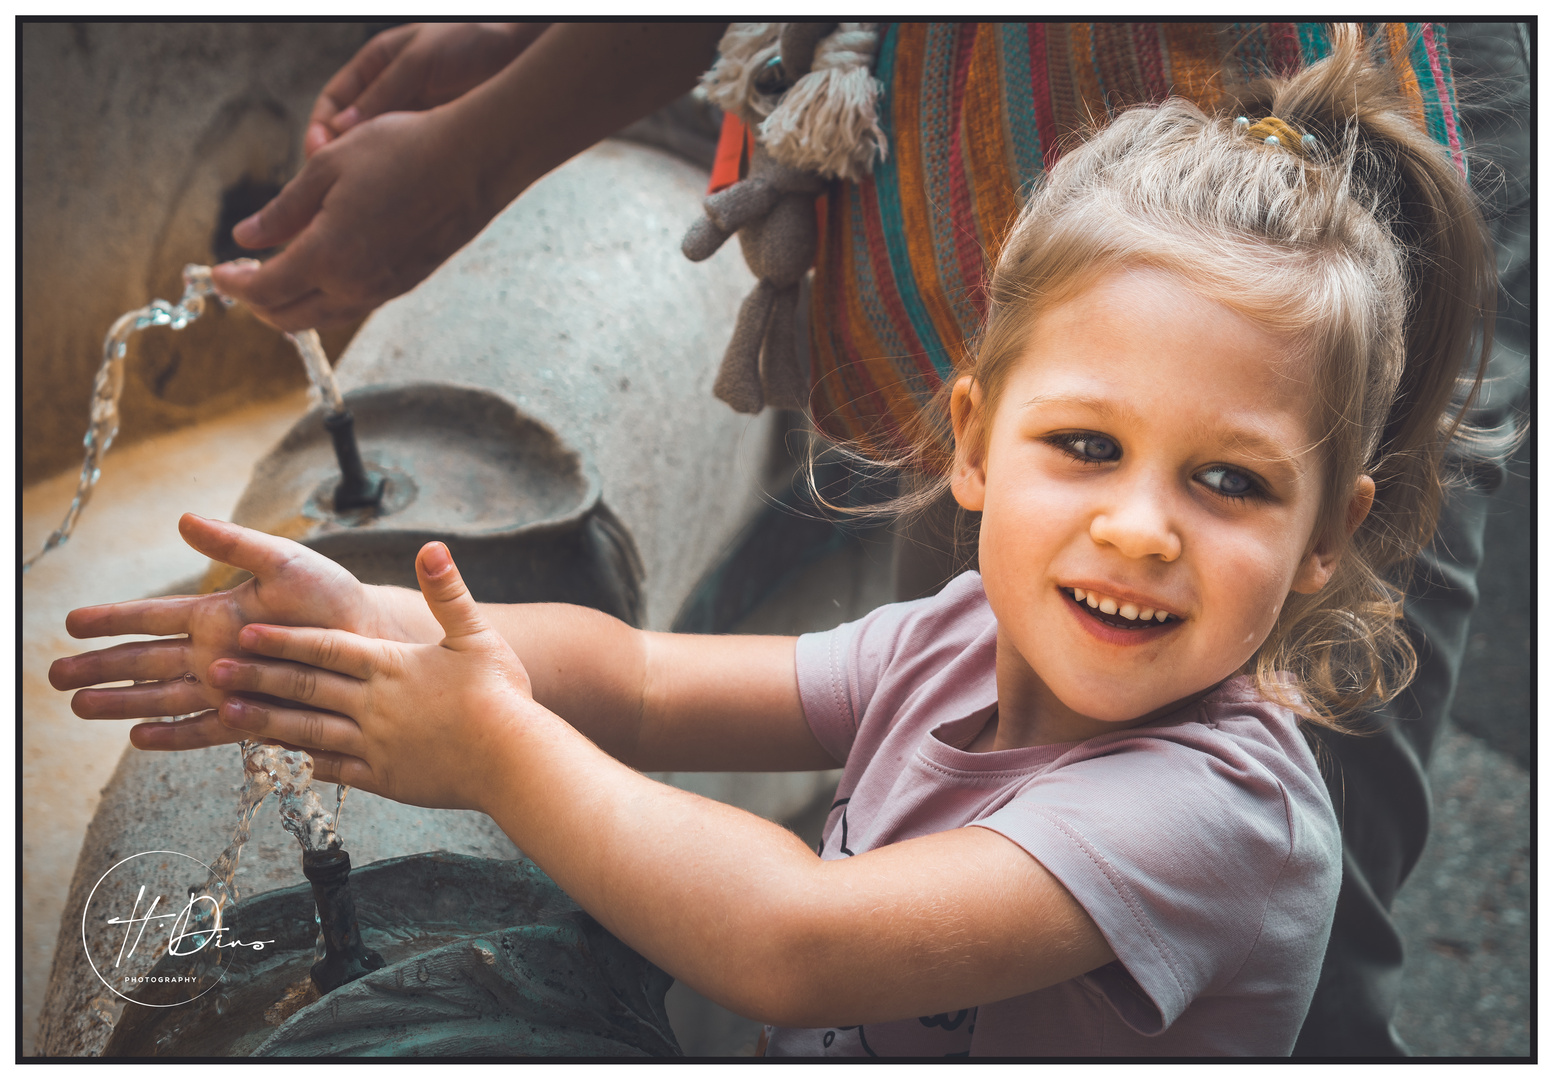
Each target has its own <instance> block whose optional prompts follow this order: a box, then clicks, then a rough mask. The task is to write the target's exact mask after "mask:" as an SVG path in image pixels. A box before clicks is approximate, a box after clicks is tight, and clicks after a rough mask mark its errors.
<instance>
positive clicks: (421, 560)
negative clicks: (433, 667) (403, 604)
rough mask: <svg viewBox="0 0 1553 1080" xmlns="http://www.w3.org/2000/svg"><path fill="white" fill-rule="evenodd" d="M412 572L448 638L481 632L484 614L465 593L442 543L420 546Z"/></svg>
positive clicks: (462, 580)
mask: <svg viewBox="0 0 1553 1080" xmlns="http://www.w3.org/2000/svg"><path fill="white" fill-rule="evenodd" d="M415 574H416V577H418V578H419V579H420V583H421V595H423V596H425V597H426V606H427V607H429V608H430V609H431V613H432V615H434V616H436V619H437V622H439V623H441V624H442V629H443V631H444V633H446V634H447V637H448V638H449V639H459V638H466V637H473V636H474V635H476V634H480V633H483V632H484V631H485V629H486V623H485V616H484V615H482V614H481V613H480V607H479V605H478V604H476V603H475V600H474V597H472V596H470V595H469V590H468V588H466V587H465V585H464V578H463V575H462V574H460V573H459V572H458V567H456V566H454V565H453V556H452V554H451V553H450V552H449V551H448V548H447V545H446V544H444V543H442V542H441V541H440V540H433V541H432V542H431V543H429V544H427V545H426V546H425V547H423V548H421V551H420V554H419V555H418V556H416V559H415ZM445 643H446V642H445Z"/></svg>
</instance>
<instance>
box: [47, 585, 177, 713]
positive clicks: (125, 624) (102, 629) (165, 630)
mask: <svg viewBox="0 0 1553 1080" xmlns="http://www.w3.org/2000/svg"><path fill="white" fill-rule="evenodd" d="M199 601H200V597H198V596H158V597H154V598H152V599H150V600H126V601H124V602H122V603H118V604H95V605H93V606H92V607H84V608H76V609H75V610H74V611H72V612H71V613H70V614H68V615H66V616H65V630H66V631H67V632H68V633H69V634H70V636H71V637H73V638H94V637H118V636H120V635H122V634H147V635H150V636H152V637H169V636H171V635H173V634H187V633H188V632H189V613H190V612H191V611H192V610H193V609H194V606H195V605H196V604H198V603H199ZM126 677H128V676H126ZM98 681H101V680H98ZM59 689H61V690H63V689H66V687H60V688H59Z"/></svg>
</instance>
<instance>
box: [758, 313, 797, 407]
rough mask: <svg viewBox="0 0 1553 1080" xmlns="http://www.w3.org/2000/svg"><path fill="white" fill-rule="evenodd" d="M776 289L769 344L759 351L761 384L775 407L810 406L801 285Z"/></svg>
mask: <svg viewBox="0 0 1553 1080" xmlns="http://www.w3.org/2000/svg"><path fill="white" fill-rule="evenodd" d="M774 291H775V294H776V295H775V300H774V302H773V303H772V306H771V322H770V325H769V326H768V327H767V329H766V345H765V348H764V349H762V350H761V352H760V386H761V389H762V391H763V392H764V394H765V399H766V404H767V405H770V406H771V407H772V408H774V409H807V408H808V407H809V373H808V372H807V371H802V370H800V362H799V355H800V353H801V352H802V350H800V349H799V348H798V286H797V285H789V286H788V287H787V288H785V289H777V290H774Z"/></svg>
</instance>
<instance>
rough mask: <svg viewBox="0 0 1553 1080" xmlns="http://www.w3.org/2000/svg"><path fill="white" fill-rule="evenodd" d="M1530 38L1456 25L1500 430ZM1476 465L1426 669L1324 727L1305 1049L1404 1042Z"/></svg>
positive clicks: (1467, 571)
mask: <svg viewBox="0 0 1553 1080" xmlns="http://www.w3.org/2000/svg"><path fill="white" fill-rule="evenodd" d="M1528 43H1529V37H1528V36H1527V34H1526V32H1525V31H1524V29H1523V28H1521V27H1518V26H1516V25H1515V24H1509V23H1497V24H1484V23H1478V24H1455V25H1453V26H1452V27H1451V28H1450V51H1451V58H1452V62H1453V64H1454V66H1455V73H1456V78H1457V84H1456V85H1457V89H1458V104H1459V106H1460V112H1461V118H1462V121H1463V126H1464V127H1465V129H1466V131H1467V135H1468V147H1469V152H1470V153H1471V155H1472V170H1473V180H1474V184H1475V186H1476V187H1477V189H1478V192H1479V194H1480V195H1481V197H1482V198H1483V201H1484V205H1485V210H1486V216H1487V218H1488V224H1489V228H1490V231H1491V233H1492V234H1493V237H1494V241H1495V246H1496V248H1497V251H1498V261H1499V271H1500V283H1501V286H1502V287H1501V290H1500V297H1499V318H1498V325H1497V327H1496V333H1495V342H1496V344H1495V348H1494V353H1493V357H1492V360H1491V361H1490V365H1489V371H1488V383H1487V385H1486V386H1485V392H1484V393H1483V395H1482V396H1481V398H1480V399H1479V402H1478V405H1477V407H1476V408H1475V409H1474V411H1473V413H1472V415H1471V416H1470V419H1471V420H1472V422H1473V423H1475V424H1477V425H1480V426H1482V427H1484V428H1487V429H1490V430H1498V431H1500V432H1507V431H1508V430H1509V429H1511V428H1512V427H1513V424H1514V419H1515V414H1516V410H1517V409H1519V408H1520V407H1521V405H1522V404H1523V402H1524V400H1525V397H1526V389H1527V382H1528V376H1529V371H1530V360H1529V352H1530V318H1529V315H1530V295H1531V290H1530V257H1529V256H1530V243H1531V239H1530V198H1531V186H1530V154H1529V140H1530V119H1529V101H1530V94H1529V85H1528V71H1529V64H1528V59H1529V58H1528V54H1527V46H1528ZM1471 475H1472V483H1471V486H1470V487H1469V488H1467V489H1465V490H1463V491H1460V492H1458V493H1457V494H1456V495H1455V496H1453V497H1452V498H1451V499H1450V500H1449V501H1448V502H1447V504H1446V506H1445V507H1444V509H1443V511H1442V514H1441V520H1440V526H1439V529H1438V531H1437V532H1436V534H1435V538H1434V541H1433V543H1432V544H1431V545H1430V548H1429V550H1428V551H1426V552H1425V553H1424V554H1423V555H1422V556H1420V558H1419V559H1418V560H1417V562H1416V564H1415V566H1414V568H1413V571H1414V574H1413V581H1412V582H1411V583H1410V585H1409V588H1408V601H1407V606H1406V613H1407V626H1408V632H1409V636H1410V637H1411V638H1412V641H1413V647H1414V648H1415V649H1417V650H1418V657H1419V671H1418V678H1417V680H1416V681H1415V682H1414V684H1413V685H1412V686H1411V687H1409V688H1408V690H1407V691H1406V693H1404V694H1403V695H1402V696H1400V697H1399V698H1397V700H1396V701H1394V702H1392V703H1391V705H1390V706H1388V707H1387V708H1386V709H1384V710H1381V711H1380V712H1379V713H1377V715H1376V716H1375V718H1374V719H1375V721H1376V722H1377V723H1379V724H1380V725H1382V730H1381V731H1380V732H1379V733H1378V734H1375V735H1371V736H1368V737H1343V736H1337V735H1331V734H1326V733H1324V734H1323V735H1322V737H1321V739H1322V745H1323V746H1324V747H1326V749H1327V751H1328V758H1327V760H1325V761H1323V766H1324V767H1325V768H1326V769H1327V774H1328V783H1329V786H1330V788H1331V792H1332V801H1333V805H1334V806H1336V807H1337V809H1338V813H1339V814H1340V815H1341V819H1342V822H1343V846H1344V851H1343V885H1342V892H1341V893H1340V895H1339V898H1338V904H1337V917H1336V920H1335V922H1334V923H1333V927H1332V938H1331V941H1330V943H1329V945H1328V947H1327V953H1326V959H1325V962H1324V963H1323V965H1322V969H1321V981H1320V983H1319V985H1318V986H1317V988H1316V996H1315V1000H1314V1001H1313V1002H1312V1003H1311V1008H1310V1013H1309V1015H1308V1016H1307V1017H1306V1020H1305V1025H1304V1027H1303V1028H1302V1029H1301V1031H1300V1037H1299V1041H1298V1042H1297V1043H1296V1045H1295V1048H1294V1053H1295V1055H1296V1056H1310V1057H1368V1056H1397V1055H1403V1054H1405V1053H1406V1052H1407V1051H1406V1048H1405V1047H1404V1046H1403V1045H1402V1042H1401V1040H1400V1039H1399V1038H1398V1037H1397V1035H1396V1032H1395V1031H1394V1030H1393V1029H1392V1026H1391V1018H1392V1016H1393V1014H1394V1013H1395V1011H1396V1006H1397V995H1398V992H1399V990H1400V984H1401V975H1402V959H1403V957H1402V941H1401V938H1400V937H1399V936H1398V934H1397V931H1396V928H1395V927H1394V926H1393V925H1392V922H1391V903H1392V900H1393V899H1394V898H1395V897H1396V894H1397V890H1398V889H1399V888H1400V887H1401V885H1402V883H1403V881H1404V880H1405V879H1406V878H1407V875H1408V873H1409V872H1410V871H1411V870H1412V868H1413V865H1414V864H1415V863H1416V862H1417V861H1418V856H1419V853H1420V852H1421V851H1422V850H1423V844H1424V840H1425V838H1426V836H1427V835H1428V831H1429V787H1428V781H1427V779H1426V777H1425V774H1424V768H1425V766H1426V765H1427V764H1428V761H1429V753H1430V750H1431V749H1432V748H1433V745H1434V740H1435V736H1436V735H1437V734H1438V732H1439V728H1440V723H1441V721H1442V720H1443V719H1444V717H1445V715H1446V712H1447V710H1449V708H1450V704H1451V699H1452V697H1453V695H1454V693H1455V686H1456V676H1457V671H1458V668H1459V666H1460V664H1461V658H1462V653H1463V651H1464V648H1465V643H1466V635H1467V627H1468V620H1469V618H1470V616H1471V613H1472V606H1473V604H1475V603H1476V601H1477V585H1476V578H1477V569H1478V566H1479V565H1480V564H1481V562H1482V558H1483V550H1482V546H1483V525H1484V519H1485V514H1486V510H1487V506H1488V501H1489V500H1488V493H1490V492H1492V491H1493V490H1494V489H1495V488H1497V487H1498V486H1499V481H1500V479H1501V478H1502V476H1503V470H1502V466H1500V465H1498V464H1496V463H1494V462H1492V461H1478V462H1474V463H1473V467H1472V469H1471Z"/></svg>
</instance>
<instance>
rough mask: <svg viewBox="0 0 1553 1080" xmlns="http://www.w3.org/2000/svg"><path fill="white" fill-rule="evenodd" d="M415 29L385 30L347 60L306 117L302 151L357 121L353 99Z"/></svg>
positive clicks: (333, 135)
mask: <svg viewBox="0 0 1553 1080" xmlns="http://www.w3.org/2000/svg"><path fill="white" fill-rule="evenodd" d="M415 32H416V27H415V26H413V25H406V26H396V27H394V28H393V29H391V30H385V31H383V32H382V33H381V34H378V35H377V36H376V37H374V38H373V39H372V40H371V41H369V42H367V43H366V44H365V45H363V46H362V47H361V49H360V50H359V51H358V52H357V53H356V55H355V56H353V57H352V58H351V60H350V63H348V64H346V65H345V66H344V67H342V68H341V69H340V70H339V71H337V72H335V74H334V77H333V78H332V79H330V80H329V81H328V83H326V84H325V85H324V88H323V90H322V91H321V92H320V93H319V95H318V101H317V102H316V103H315V104H314V105H313V112H312V115H311V116H310V117H309V118H308V128H307V138H306V140H305V142H304V146H303V151H304V153H306V154H307V155H308V156H312V154H313V152H314V151H316V150H317V149H319V147H322V146H323V145H325V144H326V143H328V142H329V141H330V140H332V139H333V138H334V137H335V136H336V135H340V134H343V133H344V132H346V131H347V130H349V129H350V128H351V127H352V126H353V125H354V124H356V123H357V122H359V121H360V119H361V112H360V109H359V108H353V105H354V104H355V103H356V99H357V98H359V97H360V96H361V93H362V91H363V90H365V89H367V88H368V87H370V86H371V85H372V83H373V82H374V81H375V80H376V79H377V77H378V75H379V74H380V73H381V72H382V71H383V69H384V68H386V67H388V66H389V65H390V64H391V63H392V62H393V60H394V58H395V57H397V56H398V55H399V52H400V50H402V49H403V48H404V46H405V43H406V42H408V41H409V40H410V39H411V38H412V37H414V36H415ZM367 115H372V114H370V113H369V114H367Z"/></svg>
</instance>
